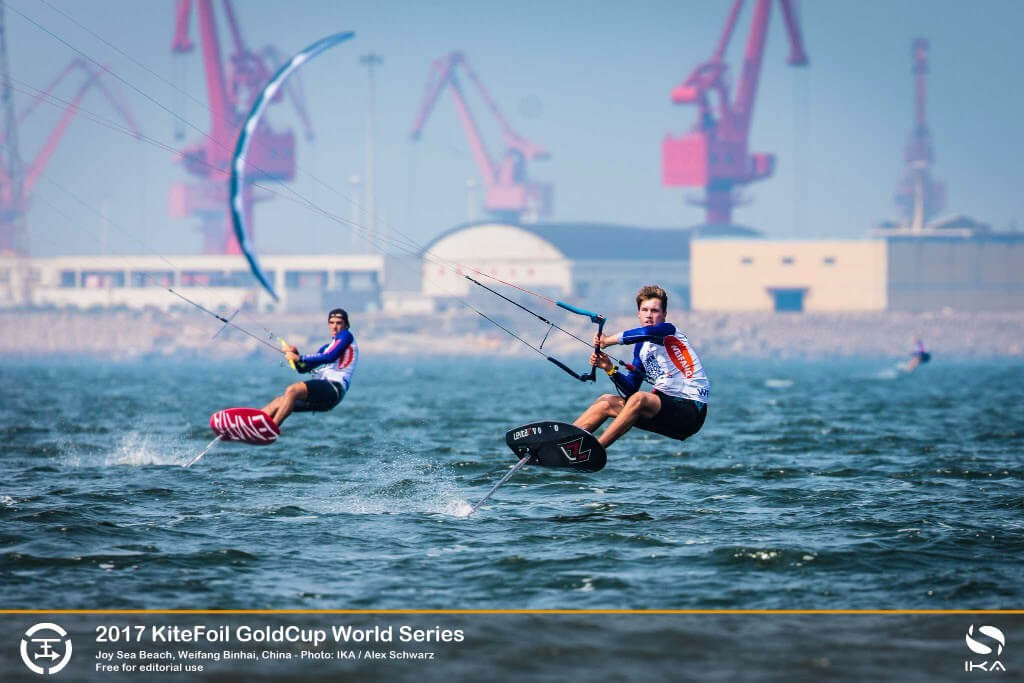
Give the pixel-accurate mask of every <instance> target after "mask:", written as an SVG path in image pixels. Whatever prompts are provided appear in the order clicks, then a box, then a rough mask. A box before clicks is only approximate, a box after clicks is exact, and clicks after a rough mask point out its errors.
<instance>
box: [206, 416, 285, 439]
mask: <svg viewBox="0 0 1024 683" xmlns="http://www.w3.org/2000/svg"><path fill="white" fill-rule="evenodd" d="M210 429H212V430H213V431H214V433H215V434H216V435H217V436H219V437H220V438H221V439H222V440H223V441H244V442H245V443H249V444H252V445H254V446H266V445H267V444H272V443H274V442H275V441H277V437H278V436H280V435H281V428H280V427H278V426H277V423H276V422H274V418H272V417H270V416H269V415H267V414H266V413H265V412H263V411H262V410H257V409H256V408H225V409H224V410H218V411H217V412H216V413H214V414H213V415H211V416H210Z"/></svg>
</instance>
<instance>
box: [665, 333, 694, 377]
mask: <svg viewBox="0 0 1024 683" xmlns="http://www.w3.org/2000/svg"><path fill="white" fill-rule="evenodd" d="M664 344H665V353H666V354H668V359H669V360H670V361H672V365H674V366H676V369H677V370H679V372H681V373H683V376H684V377H686V378H687V379H690V378H691V377H693V356H691V355H690V347H688V346H687V345H686V344H685V343H684V342H682V341H681V340H679V339H678V338H676V337H673V336H672V335H668V336H667V337H665V340H664Z"/></svg>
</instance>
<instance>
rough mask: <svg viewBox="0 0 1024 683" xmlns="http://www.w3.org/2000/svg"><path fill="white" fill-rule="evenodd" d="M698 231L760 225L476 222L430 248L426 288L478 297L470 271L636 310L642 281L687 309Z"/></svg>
mask: <svg viewBox="0 0 1024 683" xmlns="http://www.w3.org/2000/svg"><path fill="white" fill-rule="evenodd" d="M695 235H697V236H716V237H751V236H755V235H757V233H756V232H755V231H753V230H751V229H749V228H744V227H741V226H699V227H696V228H688V229H683V228H641V227H631V226H624V225H608V224H599V223H550V224H531V225H520V224H514V223H502V222H495V221H481V222H476V223H469V224H466V225H461V226H458V227H456V228H453V229H451V230H449V231H448V232H445V233H443V234H442V235H440V236H438V237H437V238H435V239H434V240H433V241H432V242H431V243H430V244H428V245H427V246H426V247H425V249H424V250H423V254H422V255H423V294H424V295H426V296H428V297H431V298H433V299H434V300H435V301H436V302H437V305H438V306H440V307H444V306H446V305H447V304H448V303H450V302H452V301H454V300H455V299H458V298H465V297H471V296H473V295H474V294H475V292H474V291H473V290H474V289H476V288H475V287H474V285H473V284H472V283H471V282H470V281H469V280H467V279H466V277H465V276H467V275H468V276H470V277H475V278H478V279H480V280H481V281H482V282H483V283H484V284H488V285H491V286H493V285H494V284H495V282H496V281H497V280H501V281H504V282H509V283H512V284H514V285H517V286H519V287H524V288H527V289H530V290H532V291H534V292H537V293H540V294H544V295H545V296H550V297H552V298H556V299H567V300H568V299H571V300H576V301H589V302H600V303H601V306H603V307H605V309H606V310H620V309H621V310H629V309H630V308H631V307H632V306H634V305H635V302H634V296H635V295H636V291H637V290H638V289H639V288H640V287H642V286H643V285H646V284H651V283H658V284H660V285H661V286H662V287H664V288H665V290H666V291H668V293H669V298H670V301H671V302H672V306H673V308H675V309H677V310H678V309H686V308H689V304H690V240H691V238H692V237H694V236H695ZM498 284H500V283H498ZM595 305H596V304H595Z"/></svg>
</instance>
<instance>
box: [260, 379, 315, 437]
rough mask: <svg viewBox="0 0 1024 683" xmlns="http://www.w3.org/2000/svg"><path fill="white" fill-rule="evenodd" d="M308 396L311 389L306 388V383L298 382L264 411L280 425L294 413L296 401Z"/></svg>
mask: <svg viewBox="0 0 1024 683" xmlns="http://www.w3.org/2000/svg"><path fill="white" fill-rule="evenodd" d="M307 396H309V390H308V389H306V383H305V382H296V383H295V384H292V385H290V386H289V387H288V388H287V389H285V390H284V394H283V395H281V396H278V397H277V398H275V399H274V400H273V401H271V402H270V403H268V404H267V407H266V408H264V409H263V412H265V413H266V414H267V415H269V416H270V417H272V418H273V419H274V422H276V423H277V426H278V427H280V426H281V423H282V422H284V421H285V419H287V417H288V416H289V415H291V414H292V410H293V409H294V408H295V402H296V401H298V400H299V399H305V398H306V397H307Z"/></svg>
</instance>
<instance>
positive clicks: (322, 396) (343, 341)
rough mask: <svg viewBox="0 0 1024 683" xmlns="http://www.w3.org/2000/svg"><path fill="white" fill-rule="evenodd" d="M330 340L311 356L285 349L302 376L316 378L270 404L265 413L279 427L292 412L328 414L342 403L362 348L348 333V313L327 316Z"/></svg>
mask: <svg viewBox="0 0 1024 683" xmlns="http://www.w3.org/2000/svg"><path fill="white" fill-rule="evenodd" d="M327 327H328V328H329V329H330V331H331V340H330V341H329V342H327V343H326V344H324V345H323V346H321V347H320V349H319V350H318V351H317V352H316V353H315V354H311V355H308V356H303V355H301V354H299V350H298V349H297V348H295V347H294V346H291V345H286V346H285V348H284V350H285V357H286V358H287V359H288V361H289V362H290V363H291V364H292V367H294V368H295V370H296V371H298V372H300V373H309V372H311V373H312V374H313V379H309V380H306V381H304V382H296V383H294V384H292V385H290V386H289V387H288V388H287V389H285V392H284V393H283V394H282V395H280V396H278V397H277V398H275V399H274V400H273V401H271V402H270V403H268V404H267V405H266V407H265V408H263V412H264V413H266V414H267V415H269V416H270V418H271V419H272V420H273V421H274V423H275V424H277V425H278V426H280V425H281V423H283V422H284V421H285V419H286V418H287V417H288V416H289V415H291V414H292V413H293V412H300V413H301V412H311V411H312V412H325V411H328V410H331V409H332V408H334V407H335V406H336V405H338V404H339V403H341V399H343V398H344V397H345V394H346V393H347V392H348V389H349V385H350V384H351V382H352V375H353V374H354V373H355V370H356V364H357V363H358V361H359V347H358V346H357V345H356V340H355V337H353V336H352V332H350V331H349V324H348V313H346V312H345V311H344V310H343V309H341V308H335V309H334V310H332V311H331V312H330V313H328V314H327Z"/></svg>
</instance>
